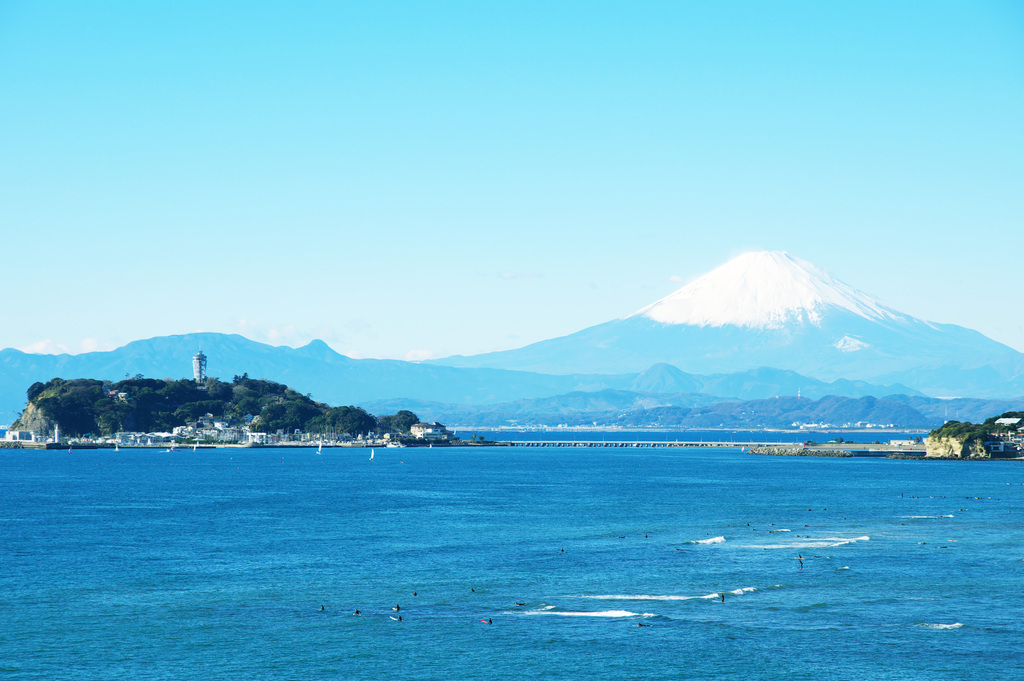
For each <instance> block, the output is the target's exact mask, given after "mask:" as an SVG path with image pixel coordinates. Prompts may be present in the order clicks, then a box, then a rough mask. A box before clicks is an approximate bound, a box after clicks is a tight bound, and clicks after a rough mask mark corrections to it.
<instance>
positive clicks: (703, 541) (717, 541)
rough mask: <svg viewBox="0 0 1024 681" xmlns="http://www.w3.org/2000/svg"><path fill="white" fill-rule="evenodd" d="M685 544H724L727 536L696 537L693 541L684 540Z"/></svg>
mask: <svg viewBox="0 0 1024 681" xmlns="http://www.w3.org/2000/svg"><path fill="white" fill-rule="evenodd" d="M683 543H684V544H724V543H725V537H712V538H711V539H694V540H693V541H684V542H683Z"/></svg>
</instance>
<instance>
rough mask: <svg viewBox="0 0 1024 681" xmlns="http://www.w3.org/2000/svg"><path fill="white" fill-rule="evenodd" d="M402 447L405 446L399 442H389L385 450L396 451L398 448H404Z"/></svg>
mask: <svg viewBox="0 0 1024 681" xmlns="http://www.w3.org/2000/svg"><path fill="white" fill-rule="evenodd" d="M404 446H405V445H403V444H402V443H401V442H389V443H388V444H387V448H388V449H398V448H399V447H404Z"/></svg>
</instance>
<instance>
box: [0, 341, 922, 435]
mask: <svg viewBox="0 0 1024 681" xmlns="http://www.w3.org/2000/svg"><path fill="white" fill-rule="evenodd" d="M200 349H201V350H202V351H203V352H204V353H205V354H206V355H207V356H208V358H209V367H208V370H209V374H210V375H211V376H217V377H219V378H221V379H222V380H231V378H232V377H233V376H234V375H241V374H248V375H249V376H250V377H252V378H267V379H270V380H274V381H278V382H280V383H284V384H286V385H288V386H290V387H292V388H294V389H295V390H298V391H299V392H302V393H309V394H311V395H312V397H313V398H314V399H316V400H318V401H322V402H326V403H328V404H332V405H345V404H357V405H365V404H366V403H369V402H372V401H380V400H387V399H391V398H402V399H405V400H423V401H427V402H432V403H442V404H460V405H485V404H499V403H508V402H514V401H516V400H531V399H541V398H551V397H555V396H559V395H566V394H569V393H576V392H579V393H587V392H595V391H606V390H612V391H616V390H617V391H627V392H630V393H634V394H644V395H663V394H667V395H672V396H678V395H688V394H699V395H703V396H704V397H701V398H700V399H699V400H697V399H696V398H687V399H686V400H683V401H682V402H679V401H676V402H673V401H671V400H668V401H666V399H665V398H661V397H659V398H657V403H658V404H660V405H664V404H686V405H690V404H695V403H697V402H703V401H708V399H707V398H708V397H712V398H714V399H712V400H711V401H714V400H721V399H748V398H754V397H770V396H775V395H785V394H790V395H796V394H797V393H798V392H800V393H801V394H803V395H805V396H808V397H817V396H821V395H826V394H833V393H839V394H846V395H850V396H862V395H866V394H877V395H886V394H891V393H893V392H913V391H910V390H908V389H906V388H905V387H903V386H893V387H885V386H874V385H870V384H866V383H856V382H850V381H837V382H835V383H832V384H829V383H825V382H823V381H817V380H815V379H809V378H807V377H805V376H801V375H799V374H797V373H795V372H791V371H778V370H773V369H767V368H757V369H754V370H751V371H748V372H741V373H739V374H719V375H712V376H701V375H696V374H688V373H686V372H683V371H680V370H679V369H678V368H676V367H673V366H670V365H666V364H659V365H655V366H651V367H648V368H647V369H646V370H645V371H643V372H640V373H629V374H558V375H546V374H538V373H532V372H523V371H509V370H501V369H491V368H480V369H471V368H458V367H448V366H439V365H434V364H420V363H412V362H403V361H400V360H378V359H352V358H350V357H346V356H344V355H341V354H339V353H337V352H335V351H334V350H332V349H331V348H330V347H329V346H328V345H327V344H326V343H323V342H322V341H313V342H311V343H309V344H308V345H305V346H303V347H301V348H290V347H274V346H270V345H265V344H263V343H257V342H255V341H251V340H249V339H247V338H244V337H242V336H238V335H233V334H216V333H197V334H184V335H177V336H162V337H158V338H151V339H148V340H140V341H134V342H132V343H129V344H127V345H125V346H123V347H121V348H118V349H116V350H111V351H107V352H91V353H83V354H80V355H37V354H28V353H24V352H21V351H18V350H13V349H7V350H3V351H0V408H2V410H3V413H4V414H6V415H5V416H2V417H0V423H2V422H11V421H13V420H14V419H15V416H16V414H17V412H18V411H20V410H21V409H22V408H24V406H25V391H26V390H27V389H28V387H29V386H30V385H32V384H33V383H35V382H37V381H41V382H45V381H48V380H50V379H52V378H56V377H60V378H96V379H101V380H112V381H113V380H120V379H122V378H124V376H125V374H128V375H129V376H134V375H136V374H142V375H144V376H146V377H149V378H172V379H176V378H182V377H188V376H190V375H191V373H192V366H191V361H192V355H194V354H195V352H196V351H198V350H200ZM631 399H632V400H636V399H637V398H636V397H633V398H631ZM673 399H676V398H673ZM695 400H696V401H695Z"/></svg>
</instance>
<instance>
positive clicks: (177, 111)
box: [0, 0, 1024, 360]
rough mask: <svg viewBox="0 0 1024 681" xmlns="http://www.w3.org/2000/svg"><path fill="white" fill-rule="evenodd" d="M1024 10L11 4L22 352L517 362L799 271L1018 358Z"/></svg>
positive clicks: (13, 258)
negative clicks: (684, 298)
mask: <svg viewBox="0 0 1024 681" xmlns="http://www.w3.org/2000/svg"><path fill="white" fill-rule="evenodd" d="M1022 122H1024V4H1022V3H1019V2H1013V1H1006V2H999V1H995V0H992V1H984V0H972V1H965V2H935V1H933V0H928V1H922V2H899V3H893V2H870V1H866V2H856V3H854V2H849V3H838V2H829V3H821V2H756V1H749V2H729V1H724V2H679V1H673V2H642V1H640V2H630V3H625V2H599V1H595V0H586V1H585V2H570V1H566V2H539V3H532V2H514V3H513V2H510V3H502V2H493V3H491V2H486V3H481V2H465V3H457V2H379V3H376V2H375V3H367V2H352V3H347V2H294V3H284V2H259V1H254V0H248V1H246V2H212V3H211V2H187V1H185V2H173V3H169V2H168V3H156V2H153V3H148V2H147V3H139V2H134V1H132V2H104V1H103V0H93V1H90V2H69V1H62V2H52V3H51V2H45V1H32V2H27V1H26V2H22V1H20V0H0V236H2V241H0V249H2V253H3V263H2V265H0V292H2V295H3V299H4V303H5V308H6V309H5V314H4V321H3V322H2V323H0V347H14V348H19V349H21V350H25V351H30V352H51V353H52V352H70V353H79V352H85V351H93V350H107V349H113V348H115V347H118V346H121V345H123V344H125V343H127V342H130V341H132V340H137V339H142V338H150V337H154V336H163V335H171V334H182V333H190V332H194V331H211V332H222V333H239V334H242V335H244V336H246V337H249V338H252V339H253V340H257V341H261V342H266V343H270V344H273V345H290V346H301V345H304V344H305V343H307V342H309V341H310V340H312V339H315V338H319V339H322V340H324V341H325V342H327V343H328V344H329V345H330V346H331V347H333V348H334V349H335V350H337V351H338V352H341V353H343V354H346V355H349V356H352V357H380V358H398V359H411V360H420V359H427V358H432V357H444V356H448V355H453V354H476V353H480V352H487V351H493V350H503V349H509V348H514V347H520V346H522V345H526V344H528V343H531V342H534V341H538V340H543V339H546V338H552V337H556V336H562V335H565V334H568V333H572V332H575V331H578V330H580V329H583V328H586V327H588V326H592V325H594V324H599V323H602V322H605V321H609V320H611V319H615V318H619V317H624V316H627V315H629V314H631V313H633V312H635V311H636V310H638V309H640V308H642V307H644V306H645V305H647V304H649V303H652V302H654V301H655V300H657V299H659V298H661V297H663V296H665V295H667V294H669V293H671V292H672V291H674V290H675V289H677V288H679V287H681V286H682V285H684V284H685V283H687V282H688V281H691V280H693V279H695V278H697V277H699V276H701V275H703V274H705V273H706V272H708V271H710V270H711V269H713V268H715V267H717V266H719V265H721V264H722V263H724V262H726V261H727V260H729V259H730V258H732V257H734V256H736V255H738V254H740V253H743V252H745V251H749V250H781V251H788V252H790V253H792V254H793V255H795V256H797V257H800V258H803V259H805V260H808V261H810V262H812V263H814V264H815V265H817V266H818V267H820V268H822V269H825V270H827V271H828V272H830V273H831V274H832V275H833V276H834V277H836V278H838V279H840V280H842V281H845V282H846V283H848V284H850V285H852V286H854V287H855V288H857V289H860V290H861V291H864V292H866V293H868V294H869V295H871V296H874V297H875V298H877V299H879V300H880V301H881V302H883V303H884V304H886V305H888V306H890V307H893V308H895V309H897V310H899V311H901V312H904V313H907V314H910V315H913V316H916V317H919V318H922V319H927V320H930V321H935V322H941V323H951V324H959V325H962V326H967V327H970V328H974V329H977V330H979V331H981V332H982V333H984V334H986V335H988V336H990V337H991V338H994V339H995V340H998V341H1001V342H1003V343H1006V344H1008V345H1010V346H1011V347H1014V348H1016V349H1017V350H1021V351H1024V303H1022V296H1021V293H1022V292H1024V279H1022V277H1024V274H1022V271H1024V267H1022V262H1024V257H1022V254H1024V247H1022V243H1021V234H1022V233H1024V229H1022V227H1024V124H1022Z"/></svg>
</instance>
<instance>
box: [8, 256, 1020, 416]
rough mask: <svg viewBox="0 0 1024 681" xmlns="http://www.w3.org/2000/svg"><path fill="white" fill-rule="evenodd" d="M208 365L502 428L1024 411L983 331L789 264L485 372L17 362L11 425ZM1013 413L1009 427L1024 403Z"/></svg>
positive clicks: (485, 362) (256, 348)
mask: <svg viewBox="0 0 1024 681" xmlns="http://www.w3.org/2000/svg"><path fill="white" fill-rule="evenodd" d="M198 350H202V351H203V352H204V353H205V354H206V355H207V356H208V357H209V373H210V375H212V376H217V377H220V378H221V379H224V380H231V378H232V377H233V376H234V375H242V374H248V375H249V376H250V377H252V378H267V379H270V380H273V381H277V382H280V383H285V384H287V385H289V386H291V387H292V388H294V389H296V390H298V391H300V392H303V393H309V394H311V395H312V396H313V397H314V399H316V400H319V401H322V402H326V403H328V404H332V405H349V404H352V405H359V406H366V407H367V408H370V409H371V411H373V410H374V408H373V405H385V404H386V405H389V406H388V407H386V408H384V410H383V411H381V412H380V413H391V411H389V410H392V411H393V410H394V409H395V408H397V409H401V408H413V406H412V405H416V404H419V405H421V406H422V408H424V409H428V410H429V412H428V413H437V414H446V415H449V416H452V417H465V418H478V419H483V418H484V415H485V414H489V416H487V417H486V418H487V419H489V424H490V425H500V424H499V423H497V422H494V423H491V421H494V420H495V419H498V420H500V418H502V417H501V416H500V415H502V414H504V417H503V418H505V420H506V421H508V420H520V421H521V420H522V419H534V420H537V419H542V418H547V417H559V416H562V417H564V416H567V415H571V416H573V418H580V419H583V418H584V415H591V416H594V415H597V416H598V417H599V418H602V419H606V420H609V421H610V420H612V419H613V417H614V419H618V420H620V421H621V420H623V419H625V420H629V419H634V418H635V419H640V420H643V419H646V418H648V417H649V416H650V413H649V412H651V410H659V409H660V410H665V409H674V410H676V411H675V412H672V414H674V416H670V415H669V412H663V413H661V416H660V417H659V418H665V419H671V418H676V419H677V420H678V419H682V418H683V417H682V416H680V414H681V412H679V411H678V410H681V409H686V410H691V411H689V412H687V414H688V416H687V417H686V418H689V419H691V420H692V419H693V418H696V416H695V415H696V414H698V411H699V410H701V409H711V408H712V407H714V405H717V404H720V403H722V402H731V403H735V404H739V403H740V402H744V401H750V400H760V399H765V398H776V397H792V398H794V399H797V402H785V403H783V402H777V403H776V404H787V405H789V407H787V408H791V409H792V410H797V411H799V410H804V409H805V407H806V404H805V403H807V402H808V400H810V401H812V402H816V401H820V400H821V399H822V398H825V397H840V398H849V399H851V400H861V399H862V398H888V397H891V396H894V395H904V396H907V397H906V398H901V400H902V401H900V400H895V401H894V400H886V401H883V404H882V407H878V405H874V406H872V407H871V409H874V410H876V411H871V410H868V412H866V413H870V414H873V415H871V416H870V417H866V418H858V419H855V420H856V421H863V420H871V421H877V422H880V423H896V422H899V423H901V424H902V425H910V422H911V421H912V422H913V424H915V425H916V424H917V423H918V422H920V419H921V418H923V419H925V420H927V421H929V422H931V423H934V418H935V413H934V412H935V409H936V408H937V406H936V405H930V406H929V405H925V404H924V403H921V404H919V405H918V406H913V405H910V407H909V408H910V410H911V411H907V409H906V407H907V405H908V404H909V403H907V402H906V400H907V399H915V398H917V399H924V398H925V395H930V396H932V397H942V396H951V395H959V396H969V397H973V398H981V399H982V400H984V399H991V400H1002V399H1008V398H1013V397H1015V396H1020V395H1024V354H1022V353H1019V352H1017V351H1015V350H1013V349H1012V348H1009V347H1007V346H1005V345H1002V344H1000V343H996V342H995V341H992V340H990V339H988V338H986V337H985V336H983V335H981V334H979V333H977V332H975V331H970V330H968V329H964V328H962V327H958V326H952V325H940V324H931V323H929V322H924V321H921V320H918V319H915V318H913V317H910V316H907V315H904V314H901V313H899V312H896V311H895V310H892V309H890V308H887V307H885V306H884V305H882V304H881V303H879V302H877V301H875V300H874V299H872V298H870V297H868V296H866V295H865V294H863V293H860V292H859V291H856V290H855V289H853V288H852V287H850V286H848V285H846V284H843V283H842V282H839V281H836V280H835V279H833V278H832V277H830V276H829V275H828V274H827V273H825V272H823V271H821V270H819V269H817V268H815V267H814V266H813V265H811V264H810V263H807V262H805V261H802V260H799V259H797V258H794V257H793V256H790V255H788V254H785V253H750V254H746V255H744V256H740V257H739V258H736V259H735V260H733V261H731V262H729V263H727V264H726V265H724V266H722V267H720V268H718V269H717V270H714V271H713V272H711V273H710V274H708V275H706V276H705V277H702V278H700V279H698V280H697V281H695V282H693V283H691V284H689V285H687V286H684V287H683V288H681V289H679V290H678V291H676V292H675V293H673V294H671V295H669V296H667V297H665V298H663V299H661V300H659V301H657V302H655V303H653V304H651V305H649V306H647V307H645V308H643V309H641V310H639V311H638V312H637V313H635V314H633V315H631V316H629V317H627V318H625V319H619V320H614V321H610V322H606V323H605V324H600V325H598V326H594V327H591V328H589V329H584V330H582V331H579V332H577V333H575V334H571V335H569V336H565V337H562V338H555V339H551V340H547V341H542V342H540V343H534V344H533V345H529V346H526V347H524V348H520V349H518V350H509V351H505V352H496V353H487V354H482V355H476V356H472V357H459V356H456V357H449V358H446V359H442V360H435V361H432V362H424V363H413V362H403V361H399V360H377V359H352V358H350V357H345V356H344V355H340V354H338V353H336V352H334V351H333V350H332V349H331V348H330V347H328V346H327V344H325V343H323V342H322V341H313V342H311V343H309V344H308V345H306V346H304V347H301V348H290V347H274V346H270V345H264V344H262V343H257V342H255V341H251V340H248V339H246V338H244V337H242V336H238V335H225V334H217V333H197V334H186V335H179V336H164V337H159V338H152V339H148V340H139V341H134V342H132V343H129V344H127V345H125V346H124V347H121V348H118V349H116V350H112V351H109V352H92V353H85V354H81V355H38V354H29V353H24V352H21V351H19V350H14V349H6V350H2V351H0V423H9V422H11V421H13V420H14V419H15V417H16V414H17V412H18V411H19V410H21V409H22V408H23V407H24V406H25V401H26V400H25V391H26V390H27V388H28V387H29V386H30V385H32V384H33V383H35V382H37V381H39V382H45V381H48V380H50V379H52V378H55V377H60V378H96V379H102V380H119V379H122V378H124V377H125V376H126V375H128V376H134V375H136V374H142V375H144V376H146V377H150V378H165V377H167V378H182V377H188V376H190V375H191V358H192V355H193V354H195V353H196V352H197V351H198ZM800 400H802V401H800ZM933 402H934V400H933ZM836 404H838V403H836ZM865 404H867V403H866V402H861V407H858V409H861V410H862V411H863V407H864V405H865ZM946 404H947V405H948V404H949V403H946ZM974 404H975V405H978V404H984V402H979V401H978V400H975V402H974ZM996 404H997V403H996V402H993V405H994V406H995V405H996ZM998 405H999V406H998V409H997V411H1006V410H1007V409H1011V408H1016V407H1018V406H1019V405H1020V402H1019V401H1017V402H1015V403H1011V404H1009V406H1007V405H1004V404H1003V403H1002V402H998ZM835 407H836V405H835V404H833V405H832V407H830V409H833V411H834V408H835ZM919 407H920V408H919ZM716 408H717V409H724V408H725V407H716ZM751 408H753V407H751ZM879 408H881V409H882V410H883V411H885V410H888V413H889V414H890V417H889V418H885V417H884V415H883V414H882V412H879V411H877V409H879ZM736 409H740V410H741V411H742V407H736ZM965 409H966V407H965ZM413 410H414V411H415V409H414V408H413ZM693 410H698V411H693ZM929 410H930V411H929ZM747 412H748V413H753V412H751V411H750V409H747ZM912 412H913V413H912ZM993 413H996V412H993ZM625 414H631V416H625ZM901 415H902V416H901ZM987 415H988V414H983V416H987ZM818 416H820V414H819V415H818ZM818 416H815V415H813V414H812V415H809V416H808V418H810V419H812V420H821V419H818ZM701 418H703V417H701ZM707 418H709V419H712V420H713V419H714V418H715V417H714V416H707ZM773 418H774V417H773ZM787 418H788V417H787ZM950 418H952V417H950ZM901 419H903V420H901ZM915 419H917V420H915ZM592 420H593V419H592ZM683 420H685V419H683ZM783 420H784V418H783ZM791 420H800V419H796V418H794V419H791ZM824 420H829V421H832V420H833V419H824ZM904 421H907V423H904ZM723 423H724V421H723ZM762 425H767V424H762Z"/></svg>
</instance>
